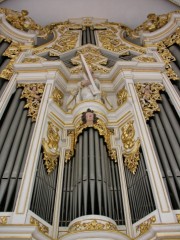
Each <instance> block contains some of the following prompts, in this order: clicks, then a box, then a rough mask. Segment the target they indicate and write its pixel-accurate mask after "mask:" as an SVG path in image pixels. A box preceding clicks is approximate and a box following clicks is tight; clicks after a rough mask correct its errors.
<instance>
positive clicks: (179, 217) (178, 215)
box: [176, 214, 180, 224]
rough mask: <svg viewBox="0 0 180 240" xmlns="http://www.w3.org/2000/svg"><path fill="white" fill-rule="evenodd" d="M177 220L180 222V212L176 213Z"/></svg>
mask: <svg viewBox="0 0 180 240" xmlns="http://www.w3.org/2000/svg"><path fill="white" fill-rule="evenodd" d="M176 218H177V222H178V223H179V224H180V214H176Z"/></svg>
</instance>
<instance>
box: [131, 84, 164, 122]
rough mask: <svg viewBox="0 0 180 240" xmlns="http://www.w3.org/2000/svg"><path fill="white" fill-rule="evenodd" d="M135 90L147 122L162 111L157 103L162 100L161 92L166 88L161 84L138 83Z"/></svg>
mask: <svg viewBox="0 0 180 240" xmlns="http://www.w3.org/2000/svg"><path fill="white" fill-rule="evenodd" d="M135 88H136V91H137V94H138V98H139V101H140V104H141V107H142V111H143V114H144V117H145V119H146V120H149V118H150V117H152V116H153V115H154V112H156V111H160V108H159V106H158V103H157V101H158V100H161V96H160V91H164V90H165V88H164V86H163V85H162V84H160V83H137V84H135Z"/></svg>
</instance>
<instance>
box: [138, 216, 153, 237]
mask: <svg viewBox="0 0 180 240" xmlns="http://www.w3.org/2000/svg"><path fill="white" fill-rule="evenodd" d="M155 222H156V217H155V216H153V217H151V218H149V219H147V220H146V221H145V222H143V223H141V224H140V225H139V226H137V228H136V231H137V232H139V235H142V234H144V233H146V232H147V231H148V230H149V229H150V227H151V225H152V224H153V223H155Z"/></svg>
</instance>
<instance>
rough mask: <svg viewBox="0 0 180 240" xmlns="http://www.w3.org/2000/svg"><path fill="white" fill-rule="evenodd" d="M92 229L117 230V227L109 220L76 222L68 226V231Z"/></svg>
mask: <svg viewBox="0 0 180 240" xmlns="http://www.w3.org/2000/svg"><path fill="white" fill-rule="evenodd" d="M93 230H104V231H109V230H111V231H117V227H116V226H115V225H114V224H112V223H110V222H106V223H103V222H99V221H97V220H92V221H90V222H77V223H74V224H73V225H72V226H70V228H69V232H81V231H93Z"/></svg>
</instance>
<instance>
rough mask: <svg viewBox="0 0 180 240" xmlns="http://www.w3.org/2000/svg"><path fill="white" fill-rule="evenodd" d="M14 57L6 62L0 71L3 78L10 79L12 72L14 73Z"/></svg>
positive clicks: (0, 76)
mask: <svg viewBox="0 0 180 240" xmlns="http://www.w3.org/2000/svg"><path fill="white" fill-rule="evenodd" d="M13 65H14V59H11V60H10V61H9V63H8V64H7V66H6V67H5V68H4V69H3V70H2V72H1V73H0V78H4V79H6V80H10V79H11V77H12V75H13V73H14V68H13Z"/></svg>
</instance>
